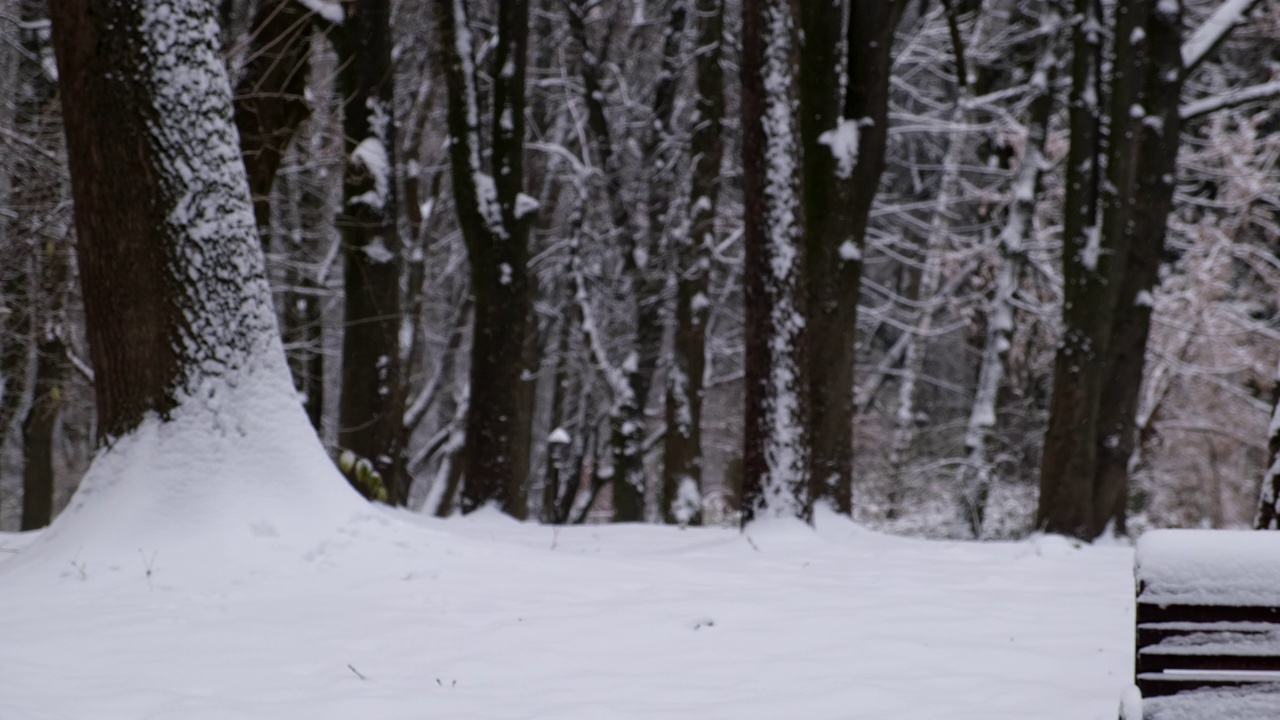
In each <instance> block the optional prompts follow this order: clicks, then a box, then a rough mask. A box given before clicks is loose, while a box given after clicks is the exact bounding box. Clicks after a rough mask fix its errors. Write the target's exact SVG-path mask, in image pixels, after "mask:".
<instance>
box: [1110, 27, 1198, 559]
mask: <svg viewBox="0 0 1280 720" xmlns="http://www.w3.org/2000/svg"><path fill="white" fill-rule="evenodd" d="M1181 21H1182V17H1181V12H1180V3H1156V4H1155V6H1154V7H1153V8H1152V9H1151V12H1150V14H1149V15H1148V17H1147V21H1146V29H1145V34H1146V37H1147V43H1148V47H1149V53H1150V60H1149V62H1148V64H1147V68H1146V76H1145V77H1144V78H1143V79H1142V81H1143V82H1144V83H1145V88H1146V90H1145V97H1144V101H1143V105H1142V111H1143V115H1142V117H1141V128H1140V130H1139V131H1138V134H1137V137H1138V142H1137V143H1134V144H1135V145H1137V146H1138V147H1137V152H1138V157H1137V160H1136V162H1137V164H1138V169H1137V172H1136V174H1135V175H1134V177H1133V178H1132V179H1133V181H1134V188H1133V190H1132V193H1133V200H1132V220H1131V224H1132V226H1133V230H1132V235H1131V237H1130V248H1129V253H1128V256H1127V258H1126V260H1125V263H1124V267H1123V269H1122V270H1121V271H1120V273H1119V274H1120V280H1119V287H1118V288H1117V295H1116V316H1115V322H1114V323H1113V325H1112V328H1111V341H1110V346H1109V348H1108V351H1107V362H1106V367H1107V369H1108V373H1107V376H1106V378H1105V379H1104V380H1103V385H1102V395H1101V398H1100V402H1099V409H1098V417H1099V421H1098V435H1097V438H1096V446H1097V469H1096V470H1095V480H1094V491H1093V493H1094V507H1093V525H1092V527H1091V528H1090V532H1092V533H1094V534H1101V533H1102V532H1103V531H1104V530H1105V529H1106V527H1107V526H1108V525H1110V526H1111V528H1112V530H1113V531H1114V532H1116V533H1119V534H1124V533H1125V532H1126V527H1125V520H1126V512H1125V510H1126V506H1127V501H1128V497H1129V466H1130V459H1131V457H1132V456H1133V454H1134V449H1135V447H1136V444H1137V440H1138V438H1137V427H1136V420H1137V413H1138V399H1139V396H1140V393H1141V390H1142V377H1143V370H1144V367H1145V361H1146V351H1147V338H1148V336H1149V335H1150V330H1151V310H1152V307H1153V304H1154V299H1153V297H1152V293H1153V292H1154V291H1155V289H1156V283H1157V282H1158V281H1159V277H1158V274H1157V273H1158V270H1159V267H1160V262H1161V258H1162V256H1163V255H1164V247H1165V231H1166V229H1167V227H1168V219H1169V213H1170V212H1171V211H1172V209H1173V193H1174V188H1175V178H1176V176H1177V172H1178V167H1177V159H1178V147H1179V145H1180V144H1181V135H1182V121H1181V117H1180V115H1179V101H1180V99H1181V96H1182V83H1183V78H1184V77H1185V71H1184V68H1183V64H1182V28H1181Z"/></svg>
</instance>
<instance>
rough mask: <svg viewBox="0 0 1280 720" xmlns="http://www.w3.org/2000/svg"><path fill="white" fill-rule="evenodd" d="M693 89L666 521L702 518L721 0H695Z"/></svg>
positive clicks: (670, 396)
mask: <svg viewBox="0 0 1280 720" xmlns="http://www.w3.org/2000/svg"><path fill="white" fill-rule="evenodd" d="M694 10H695V18H696V21H697V23H698V36H697V37H698V40H697V48H698V55H697V60H696V72H697V79H696V81H695V82H696V93H697V94H696V95H695V97H694V113H695V114H694V117H693V136H692V137H691V138H690V139H689V154H690V155H691V156H692V158H693V171H692V178H691V183H692V187H691V189H690V191H689V231H688V232H687V233H686V234H683V235H681V236H677V237H675V238H674V240H675V244H676V248H675V255H676V262H675V265H674V267H675V286H676V307H675V340H674V350H673V358H672V363H671V369H670V370H669V371H668V374H667V398H666V423H667V432H666V435H665V436H664V437H663V459H662V517H663V520H664V521H666V522H668V523H680V524H688V525H699V524H701V522H702V399H703V392H704V389H703V380H704V376H705V374H706V365H707V318H708V317H709V316H710V313H711V300H710V298H709V297H708V277H709V274H710V267H711V249H712V247H713V246H714V244H715V239H716V207H717V204H718V201H719V197H720V164H721V160H722V159H723V157H724V139H723V137H722V132H723V128H724V69H723V68H722V67H721V65H720V63H721V59H722V58H723V50H722V45H723V41H724V3H723V0H698V2H697V4H696V5H695V6H694Z"/></svg>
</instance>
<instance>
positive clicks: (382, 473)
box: [332, 0, 408, 505]
mask: <svg viewBox="0 0 1280 720" xmlns="http://www.w3.org/2000/svg"><path fill="white" fill-rule="evenodd" d="M346 8H347V14H346V18H345V19H344V21H343V23H342V25H341V26H340V28H339V29H338V31H336V32H334V33H333V35H332V37H333V39H334V45H335V47H336V49H337V52H338V67H339V71H338V89H339V92H340V93H341V94H342V98H343V107H342V132H343V137H344V138H345V150H346V153H347V165H346V171H345V174H344V178H343V187H342V189H343V193H342V209H341V210H340V211H339V213H338V222H337V224H338V231H339V233H340V234H341V236H342V247H343V261H344V265H345V270H344V275H343V287H344V289H345V304H344V312H343V324H344V332H343V336H342V337H343V339H342V390H341V394H340V396H339V398H338V445H339V446H340V447H341V449H342V450H343V451H347V452H351V453H354V454H355V456H356V467H359V466H360V462H359V461H360V460H364V461H367V463H369V465H371V466H372V469H373V471H374V473H375V475H374V476H369V475H364V477H365V478H368V479H367V480H361V479H360V478H361V476H362V473H360V472H359V471H357V472H355V473H350V472H349V473H348V478H349V479H350V480H352V483H353V485H354V486H355V487H356V489H357V490H359V491H360V492H361V493H363V494H364V495H365V496H366V497H370V498H378V499H382V500H385V501H386V502H388V503H390V504H393V505H403V504H404V502H405V500H406V497H405V490H406V488H407V487H408V482H407V477H406V471H405V460H404V442H405V438H404V403H405V395H404V381H403V376H402V372H403V371H402V368H401V355H400V313H401V298H400V269H401V241H400V235H399V232H398V231H397V229H396V178H395V171H394V168H395V127H394V123H393V117H392V116H393V101H392V93H393V89H394V83H393V82H392V81H393V75H392V65H391V44H392V38H391V25H390V23H391V3H390V0H369V1H368V2H361V3H357V4H350V5H347V6H346Z"/></svg>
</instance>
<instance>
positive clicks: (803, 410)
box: [741, 0, 813, 524]
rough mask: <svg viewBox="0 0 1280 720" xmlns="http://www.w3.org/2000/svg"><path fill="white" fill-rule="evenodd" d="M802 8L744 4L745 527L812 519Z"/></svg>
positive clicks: (785, 0) (790, 0)
mask: <svg viewBox="0 0 1280 720" xmlns="http://www.w3.org/2000/svg"><path fill="white" fill-rule="evenodd" d="M799 6H800V3H799V1H798V0H745V2H743V4H742V61H741V73H742V146H743V158H742V167H743V203H744V212H743V215H744V217H743V220H744V235H743V243H744V245H745V249H746V260H745V269H744V271H743V274H744V280H745V283H746V288H745V290H746V328H745V334H746V338H745V344H746V360H745V368H746V377H745V380H744V382H745V383H746V416H745V424H744V430H743V445H744V447H743V472H744V478H743V503H742V521H743V523H744V524H746V523H749V522H751V521H752V520H753V519H755V518H756V517H758V516H782V517H798V518H801V519H803V520H805V521H810V520H811V519H812V513H813V505H812V493H811V488H810V483H809V476H810V468H809V462H810V451H809V429H808V422H807V421H808V411H809V385H808V372H807V370H808V366H807V360H808V355H809V353H808V337H807V334H806V326H805V305H806V303H805V290H806V284H805V283H806V274H805V266H806V264H807V262H806V257H805V254H804V248H803V245H802V243H803V235H802V233H803V227H804V226H803V217H804V208H803V206H802V196H801V177H800V159H801V145H800V140H801V138H800V128H799V127H798V125H799V123H798V118H797V116H796V115H797V114H796V89H795V87H796V83H795V79H796V74H797V73H796V66H797V64H798V57H797V56H798V54H799V50H800V47H799V42H798V40H799V28H798V27H797V26H796V22H795V18H796V16H797V15H798V12H799Z"/></svg>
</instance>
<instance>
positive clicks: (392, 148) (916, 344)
mask: <svg viewBox="0 0 1280 720" xmlns="http://www.w3.org/2000/svg"><path fill="white" fill-rule="evenodd" d="M845 5H846V3H816V2H814V3H810V2H800V1H798V0H794V1H793V2H787V1H786V0H744V1H743V2H741V3H739V2H737V1H736V0H535V1H533V2H529V3H514V2H513V3H506V2H500V3H495V2H487V1H485V2H472V3H463V2H461V0H458V2H454V3H449V2H435V3H427V2H412V1H408V0H396V1H391V0H367V1H366V0H360V2H355V3H351V2H344V3H341V4H339V3H337V2H331V1H330V0H307V1H306V2H293V1H291V0H259V1H258V2H253V1H252V0H223V2H221V3H220V4H219V8H218V11H219V13H220V16H221V20H222V25H223V36H222V43H223V50H224V54H225V58H226V62H227V64H228V67H229V69H230V73H231V78H232V84H233V86H234V87H235V88H236V124H237V126H238V128H239V130H240V143H241V149H242V151H243V153H244V156H245V161H246V166H247V169H248V171H249V179H250V185H251V188H252V190H253V192H254V200H255V211H256V214H257V221H258V227H259V231H260V234H261V239H262V243H263V246H264V248H265V249H266V252H267V258H268V264H269V275H270V279H271V282H272V287H273V291H274V297H275V300H276V309H277V313H278V316H279V321H280V325H281V328H282V332H283V335H284V343H285V347H286V350H287V352H288V355H289V363H290V367H291V369H292V370H293V373H294V380H295V385H296V386H297V388H298V390H299V392H300V395H301V398H302V402H303V404H304V405H305V407H306V410H307V413H308V415H309V416H310V418H311V420H312V423H313V424H314V425H315V427H316V428H317V429H318V431H319V433H320V436H321V438H322V440H323V441H324V443H325V445H326V447H328V448H329V449H330V451H331V454H332V456H333V457H334V459H335V461H337V462H338V463H339V467H340V468H341V469H342V470H343V472H344V473H345V474H346V475H347V476H348V478H349V479H350V480H351V482H352V483H353V484H354V485H355V486H356V487H357V488H358V489H360V490H361V491H362V492H363V493H364V494H365V495H366V496H368V497H371V498H377V499H380V500H383V501H386V502H389V503H392V504H403V505H407V506H409V507H410V508H412V509H414V510H418V511H420V512H424V513H432V514H437V515H447V514H450V513H453V512H456V511H459V510H463V511H468V510H471V509H474V508H476V507H478V506H479V505H481V504H484V503H487V502H496V503H498V504H499V505H500V506H501V507H502V509H503V510H505V511H506V512H507V513H509V514H511V515H514V516H516V517H522V518H523V517H528V518H533V519H537V520H540V521H542V522H547V523H564V522H584V521H586V522H595V521H608V520H611V519H612V520H624V521H626V520H631V521H635V520H646V521H653V522H660V521H666V522H672V523H676V522H680V523H688V522H703V523H716V524H732V523H736V522H738V521H739V519H740V517H741V515H742V513H743V512H744V511H745V512H746V514H747V515H751V514H752V513H758V512H761V511H765V510H767V511H770V512H774V513H779V512H781V513H791V514H798V515H801V516H803V515H805V514H806V513H808V512H810V509H811V506H812V504H813V503H814V502H825V503H829V504H831V505H833V506H834V507H836V509H837V510H839V511H842V512H848V513H852V515H853V516H854V517H855V518H856V519H857V520H859V521H860V522H862V523H865V524H867V525H869V526H872V527H878V528H885V529H890V530H893V531H895V532H903V533H909V534H916V535H924V536H930V537H980V538H1008V537H1020V536H1023V535H1025V534H1027V533H1029V532H1031V531H1032V530H1033V529H1035V528H1037V527H1048V528H1049V529H1053V530H1057V531H1061V532H1066V533H1069V534H1074V535H1077V536H1080V537H1085V538H1092V537H1094V536H1097V535H1098V534H1100V533H1102V532H1103V531H1104V530H1105V529H1106V528H1107V527H1108V526H1110V527H1111V528H1112V529H1125V528H1126V526H1127V530H1128V531H1129V532H1130V533H1132V532H1135V531H1137V530H1140V529H1141V528H1144V527H1150V526H1208V527H1226V526H1240V525H1250V524H1253V523H1255V522H1259V523H1260V524H1262V525H1264V526H1265V525H1269V524H1273V522H1274V514H1275V513H1274V508H1272V507H1270V505H1269V503H1268V501H1264V502H1263V503H1262V504H1261V512H1259V506H1260V503H1259V496H1260V492H1259V490H1260V487H1266V486H1267V483H1270V482H1272V481H1273V480H1274V479H1275V477H1274V474H1268V473H1267V469H1268V468H1269V467H1270V466H1271V465H1272V459H1273V457H1274V455H1275V454H1276V452H1277V451H1280V424H1277V423H1274V422H1271V423H1269V419H1270V418H1271V416H1272V410H1273V404H1274V397H1275V390H1276V363H1277V360H1278V359H1280V324H1278V317H1277V313H1278V312H1280V307H1278V305H1277V301H1278V298H1280V239H1278V238H1280V226H1278V225H1280V214H1278V213H1280V173H1278V172H1277V160H1278V159H1280V116H1277V107H1280V106H1278V105H1277V100H1276V98H1277V97H1280V2H1275V1H1273V0H1252V1H1249V0H1183V2H1175V1H1174V0H1159V1H1156V0H1138V1H1135V2H1127V1H1126V2H1119V1H1111V0H1075V1H1074V2H1069V1H1068V0H1058V1H1054V0H946V1H942V2H927V1H924V2H922V1H920V0H910V1H907V0H893V1H885V0H874V1H867V2H862V1H858V0H855V1H854V2H851V3H848V4H847V5H848V6H849V7H848V8H845V7H844V6H845ZM828 6H829V7H828ZM525 10H527V12H528V17H527V18H525V17H523V12H524V11H525ZM802 35H803V39H801V37H802ZM76 101H77V98H72V97H62V96H60V95H59V92H58V84H57V76H56V66H55V63H54V60H53V55H52V50H51V47H50V43H49V21H48V10H47V9H46V7H45V3H44V2H42V1H41V0H0V326H2V327H3V329H2V330H0V382H2V385H0V529H5V530H12V529H17V528H18V527H19V526H21V527H23V528H24V529H27V528H34V527H39V526H42V525H44V524H47V522H48V521H49V518H50V517H51V515H53V514H56V513H57V511H58V510H59V509H61V507H62V506H63V505H64V504H65V503H66V502H67V500H68V498H69V497H70V495H71V493H72V492H73V490H74V489H75V487H76V485H77V483H78V481H79V479H80V477H81V475H82V474H83V472H84V470H85V468H86V467H87V465H88V462H89V459H90V457H91V456H92V454H93V452H94V449H95V447H96V445H97V439H96V438H97V437H98V434H99V432H100V428H98V427H97V425H96V423H97V420H96V417H95V408H94V390H93V368H92V367H91V365H90V362H89V352H88V349H87V339H86V330H85V322H84V314H85V312H84V310H85V303H86V300H85V298H83V297H82V296H81V293H80V287H79V284H78V282H77V267H76V262H75V255H74V244H75V242H76V237H75V230H74V223H73V218H72V206H71V191H70V184H69V183H70V178H69V176H68V172H67V160H66V158H65V153H64V147H63V142H64V141H63V129H62V125H61V107H62V105H63V104H66V103H72V102H76ZM119 181H120V182H129V179H128V178H120V180H119ZM1166 217H1167V222H1166V220H1165V218H1166ZM744 408H745V409H746V410H745V412H744ZM1269 436H1270V440H1269ZM744 437H745V441H744ZM469 439H470V440H471V441H470V442H469V441H468V440H469ZM1269 442H1270V446H1269V445H1268V443H1269ZM744 449H745V452H744ZM850 458H851V460H850ZM1263 496H1264V497H1269V498H1274V497H1275V493H1274V492H1270V493H1269V494H1268V493H1265V492H1264V493H1263ZM744 498H745V500H744ZM1255 515H1257V517H1256V518H1255Z"/></svg>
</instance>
